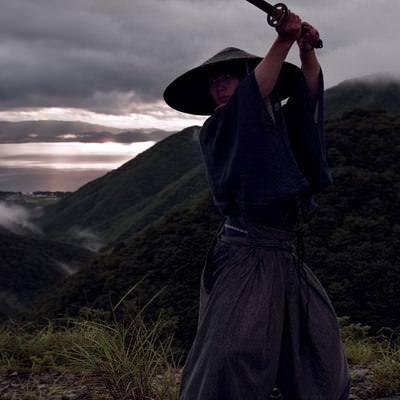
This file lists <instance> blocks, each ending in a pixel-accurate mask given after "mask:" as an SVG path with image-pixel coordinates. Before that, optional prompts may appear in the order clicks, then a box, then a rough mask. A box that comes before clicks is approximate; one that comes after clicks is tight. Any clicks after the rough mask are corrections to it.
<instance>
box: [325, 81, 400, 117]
mask: <svg viewBox="0 0 400 400" xmlns="http://www.w3.org/2000/svg"><path fill="white" fill-rule="evenodd" d="M325 109H326V117H327V118H328V119H333V118H340V117H341V116H342V115H343V114H344V113H346V112H349V111H352V110H354V109H365V110H384V111H388V112H397V113H398V112H400V79H399V77H397V78H395V77H389V76H385V75H373V76H367V77H362V78H358V79H352V80H347V81H344V82H342V83H340V84H339V85H337V86H334V87H332V88H329V89H327V90H326V92H325Z"/></svg>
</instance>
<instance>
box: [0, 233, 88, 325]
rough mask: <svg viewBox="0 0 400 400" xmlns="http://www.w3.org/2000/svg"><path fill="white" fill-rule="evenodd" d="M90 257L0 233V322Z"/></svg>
mask: <svg viewBox="0 0 400 400" xmlns="http://www.w3.org/2000/svg"><path fill="white" fill-rule="evenodd" d="M92 257H93V253H91V252H90V251H87V250H84V249H82V248H80V247H76V246H70V245H67V244H64V243H59V242H55V241H50V240H39V239H34V238H31V237H27V236H21V235H16V234H13V233H10V232H8V231H6V230H4V229H1V230H0V276H1V279H0V319H3V318H7V317H10V316H12V315H14V314H15V313H16V312H17V311H21V310H23V309H25V308H27V307H30V306H32V304H34V303H35V302H36V301H37V300H38V299H39V298H40V297H41V296H43V295H44V294H45V293H48V292H49V291H50V290H51V289H53V288H54V287H55V285H56V284H59V283H60V282H61V281H62V280H64V278H65V277H67V276H69V275H70V274H71V273H73V272H76V271H77V270H78V269H79V268H80V266H81V265H82V264H83V263H88V262H89V260H90V258H92Z"/></svg>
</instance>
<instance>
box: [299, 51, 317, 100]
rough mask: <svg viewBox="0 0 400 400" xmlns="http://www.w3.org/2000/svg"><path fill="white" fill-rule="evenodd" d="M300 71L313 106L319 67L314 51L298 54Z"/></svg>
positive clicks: (315, 97) (315, 98)
mask: <svg viewBox="0 0 400 400" xmlns="http://www.w3.org/2000/svg"><path fill="white" fill-rule="evenodd" d="M300 60H301V70H302V71H303V75H304V78H305V80H306V84H307V89H308V96H309V98H310V101H311V104H313V105H314V104H315V102H316V101H317V97H318V87H319V75H320V72H321V66H320V64H319V62H318V59H317V56H316V54H315V51H314V50H310V51H307V52H300Z"/></svg>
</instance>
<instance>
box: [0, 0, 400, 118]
mask: <svg viewBox="0 0 400 400" xmlns="http://www.w3.org/2000/svg"><path fill="white" fill-rule="evenodd" d="M375 3H376V4H375ZM375 3H371V4H369V6H368V7H365V5H364V4H363V3H362V2H360V1H358V0H346V1H345V0H338V1H336V2H334V4H333V3H332V2H329V3H328V2H326V1H323V0H319V1H315V0H297V1H296V2H294V1H293V2H291V4H290V6H291V7H293V8H296V10H295V11H296V12H298V13H299V14H301V15H306V17H307V18H306V19H309V20H310V22H312V23H315V24H316V25H317V26H318V27H319V29H320V31H321V34H322V36H323V39H324V43H325V49H324V50H323V51H322V52H321V53H320V54H321V60H322V61H323V62H324V63H325V64H326V68H325V69H326V71H327V74H326V76H327V79H328V82H330V83H338V81H340V80H343V79H346V78H352V77H354V76H359V75H362V74H369V73H375V72H379V71H381V70H383V71H388V72H392V71H395V70H396V69H397V70H398V69H399V68H398V67H399V56H398V54H397V52H396V51H395V47H393V46H396V45H397V44H396V41H397V37H398V30H399V28H398V24H397V21H396V20H395V17H394V16H396V15H398V11H399V10H400V2H397V0H381V1H380V2H375ZM396 9H397V11H396ZM382 10H391V12H390V13H389V14H386V13H385V18H386V23H385V24H384V25H382V19H379V18H378V19H377V15H378V16H381V13H379V11H382ZM377 13H378V14H377ZM396 30H397V32H396ZM396 33H397V34H396ZM274 35H275V33H274V31H273V29H271V28H269V27H268V26H267V24H266V20H265V16H264V15H262V13H261V11H259V10H257V9H256V8H255V7H253V6H252V5H251V4H249V3H247V2H246V1H244V0H192V1H188V0H113V1H110V0H96V1H93V0H68V1H65V0H35V1H32V0H2V6H1V13H0V109H2V110H6V109H9V108H13V107H46V106H52V107H78V108H85V109H89V110H92V111H96V112H102V113H122V114H123V113H127V112H135V111H136V110H139V108H140V107H142V106H143V103H151V102H153V101H156V100H160V99H161V95H162V91H163V89H164V87H165V86H166V85H167V84H168V83H169V82H170V81H171V80H172V79H173V78H174V77H176V76H177V75H178V74H180V73H182V72H184V71H185V70H187V69H188V68H190V67H192V66H195V65H196V64H198V63H199V62H201V61H203V60H204V59H205V58H207V57H209V56H210V55H212V54H213V53H214V52H216V51H218V50H220V49H221V48H223V47H226V46H230V45H235V46H239V47H243V48H246V49H247V50H248V51H251V52H254V53H257V54H260V55H261V54H262V53H263V52H265V51H266V49H267V48H268V46H269V43H270V42H271V41H272V40H273V37H274ZM372 46H376V50H373V49H372ZM374 55H377V56H378V57H376V56H375V57H374ZM293 57H294V56H293ZM382 61H385V65H383V63H382Z"/></svg>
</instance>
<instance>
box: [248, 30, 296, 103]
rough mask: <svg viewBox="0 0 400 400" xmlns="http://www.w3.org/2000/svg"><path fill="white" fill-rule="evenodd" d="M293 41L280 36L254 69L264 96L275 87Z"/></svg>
mask: <svg viewBox="0 0 400 400" xmlns="http://www.w3.org/2000/svg"><path fill="white" fill-rule="evenodd" d="M292 44H293V42H291V41H287V40H284V39H282V38H281V37H280V36H278V37H277V38H276V40H275V42H274V43H273V44H272V46H271V48H270V49H269V51H268V53H267V55H266V56H265V57H264V59H263V60H262V61H261V62H260V63H259V64H258V65H257V67H256V68H255V70H254V74H255V78H256V81H257V84H258V88H259V90H260V93H261V96H262V97H264V98H265V97H267V96H268V95H269V94H270V93H271V92H272V89H273V88H274V86H275V84H276V81H277V79H278V76H279V72H280V70H281V68H282V65H283V62H284V61H285V59H286V57H287V55H288V53H289V50H290V48H291V47H292Z"/></svg>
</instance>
